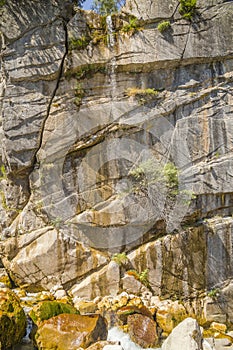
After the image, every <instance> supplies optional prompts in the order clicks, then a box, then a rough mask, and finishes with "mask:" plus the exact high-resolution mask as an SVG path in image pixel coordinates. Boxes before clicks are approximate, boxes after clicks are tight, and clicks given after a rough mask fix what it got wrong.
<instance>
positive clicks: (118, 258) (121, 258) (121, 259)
mask: <svg viewBox="0 0 233 350" xmlns="http://www.w3.org/2000/svg"><path fill="white" fill-rule="evenodd" d="M112 261H115V262H116V263H117V264H118V265H119V266H121V265H126V264H127V263H128V257H127V255H126V253H125V252H123V253H116V254H114V255H113V256H112Z"/></svg>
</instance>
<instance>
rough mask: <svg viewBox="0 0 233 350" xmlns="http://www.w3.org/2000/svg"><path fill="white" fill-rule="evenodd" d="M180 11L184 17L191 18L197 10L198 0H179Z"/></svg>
mask: <svg viewBox="0 0 233 350" xmlns="http://www.w3.org/2000/svg"><path fill="white" fill-rule="evenodd" d="M179 1H180V7H179V12H180V14H181V15H182V17H183V18H185V19H188V20H191V19H192V17H193V16H194V15H195V12H196V5H197V0H179Z"/></svg>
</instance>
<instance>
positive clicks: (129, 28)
mask: <svg viewBox="0 0 233 350" xmlns="http://www.w3.org/2000/svg"><path fill="white" fill-rule="evenodd" d="M142 29H143V28H142V27H141V25H140V22H139V20H138V19H137V18H136V17H131V18H130V19H129V23H126V24H124V25H123V27H122V28H121V32H123V33H126V34H129V35H133V34H135V33H136V32H138V31H140V30H142Z"/></svg>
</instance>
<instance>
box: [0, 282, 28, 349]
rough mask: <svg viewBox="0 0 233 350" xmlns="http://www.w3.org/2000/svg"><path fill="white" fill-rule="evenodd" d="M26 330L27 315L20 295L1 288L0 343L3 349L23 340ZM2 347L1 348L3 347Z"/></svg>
mask: <svg viewBox="0 0 233 350" xmlns="http://www.w3.org/2000/svg"><path fill="white" fill-rule="evenodd" d="M25 331H26V316H25V313H24V311H23V309H22V307H21V306H20V302H19V299H18V297H17V296H16V295H15V293H14V292H13V291H11V290H10V289H8V288H1V289H0V344H1V347H2V348H3V349H6V348H9V347H11V346H13V345H15V344H17V343H19V342H20V341H21V339H22V338H23V336H24V334H25ZM1 347H0V349H1Z"/></svg>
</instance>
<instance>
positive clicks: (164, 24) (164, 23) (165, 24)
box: [157, 21, 171, 33]
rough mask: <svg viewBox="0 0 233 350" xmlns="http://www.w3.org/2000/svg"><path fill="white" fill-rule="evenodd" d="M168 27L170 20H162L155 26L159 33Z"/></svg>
mask: <svg viewBox="0 0 233 350" xmlns="http://www.w3.org/2000/svg"><path fill="white" fill-rule="evenodd" d="M170 27H171V23H170V21H162V22H160V23H159V24H158V27H157V28H158V31H159V32H160V33H163V32H165V30H167V29H168V28H170Z"/></svg>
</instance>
